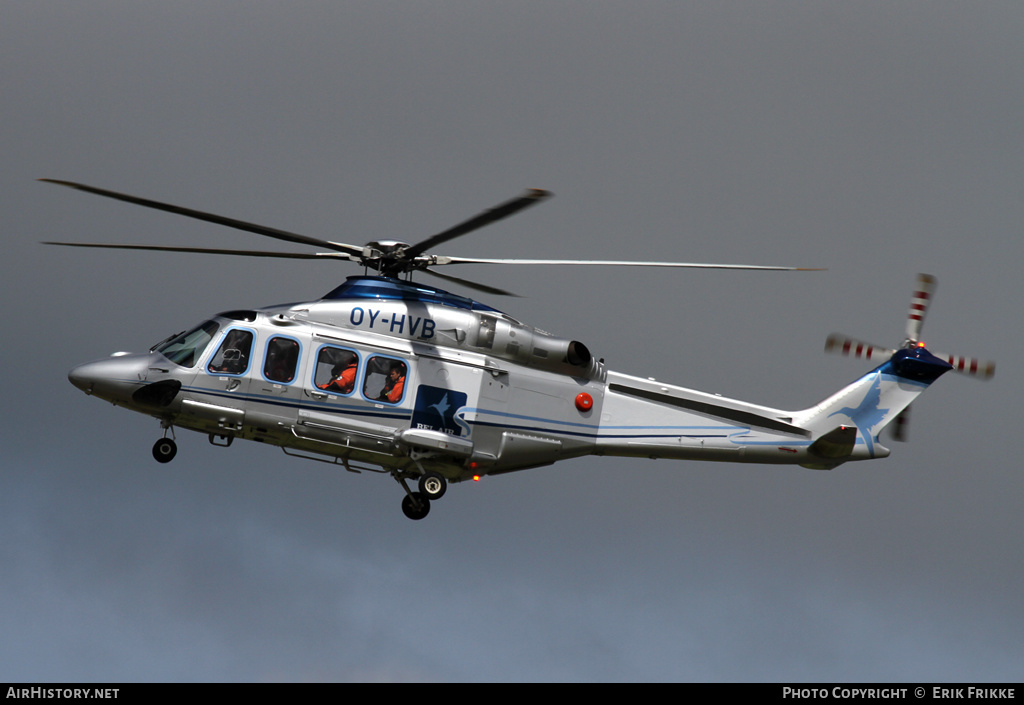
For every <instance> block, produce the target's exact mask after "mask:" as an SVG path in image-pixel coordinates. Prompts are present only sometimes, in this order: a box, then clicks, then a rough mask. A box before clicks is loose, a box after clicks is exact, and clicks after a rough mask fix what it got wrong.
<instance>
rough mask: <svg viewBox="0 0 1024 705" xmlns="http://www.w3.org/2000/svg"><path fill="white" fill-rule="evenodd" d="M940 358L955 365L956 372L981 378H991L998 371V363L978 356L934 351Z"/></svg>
mask: <svg viewBox="0 0 1024 705" xmlns="http://www.w3.org/2000/svg"><path fill="white" fill-rule="evenodd" d="M932 354H933V355H935V357H937V358H939V359H940V360H945V361H946V362H948V363H949V364H951V365H952V366H953V371H954V372H959V373H960V374H962V375H967V376H968V377H978V378H980V379H991V378H992V376H993V375H995V373H996V363H994V362H985V361H982V360H979V359H978V358H976V357H961V356H960V355H947V354H945V353H940V352H935V353H932Z"/></svg>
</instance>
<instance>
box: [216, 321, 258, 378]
mask: <svg viewBox="0 0 1024 705" xmlns="http://www.w3.org/2000/svg"><path fill="white" fill-rule="evenodd" d="M251 352H252V331H248V330H243V329H241V328H234V329H231V330H229V331H228V333H227V335H225V336H224V342H223V343H221V345H220V349H219V350H218V351H217V352H216V354H214V356H213V358H211V359H210V364H209V365H208V366H207V369H208V370H209V371H210V372H213V373H214V374H228V375H240V374H244V373H245V371H246V370H247V369H248V368H249V354H250V353H251Z"/></svg>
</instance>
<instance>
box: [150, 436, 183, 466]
mask: <svg viewBox="0 0 1024 705" xmlns="http://www.w3.org/2000/svg"><path fill="white" fill-rule="evenodd" d="M177 454H178V444H177V443H175V442H174V439H172V438H161V439H160V440H158V441H157V442H156V443H155V444H154V445H153V457H154V458H156V461H157V462H158V463H169V462H171V461H172V460H174V456H175V455H177Z"/></svg>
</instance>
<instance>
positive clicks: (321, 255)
mask: <svg viewBox="0 0 1024 705" xmlns="http://www.w3.org/2000/svg"><path fill="white" fill-rule="evenodd" d="M42 244H44V245H60V246H62V247H100V248H104V249H109V250H154V251H156V252H198V253H201V254H206V255H238V256H241V257H277V258H280V259H340V260H345V261H355V260H356V258H354V257H352V256H350V255H348V254H345V253H344V252H269V251H264V250H225V249H216V248H210V247H169V246H165V245H111V244H107V243H95V242H44V243H42Z"/></svg>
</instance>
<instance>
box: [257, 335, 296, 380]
mask: <svg viewBox="0 0 1024 705" xmlns="http://www.w3.org/2000/svg"><path fill="white" fill-rule="evenodd" d="M298 364H299V343H298V341H297V340H292V339H291V338H271V339H270V340H269V341H267V361H266V362H265V363H264V364H263V376H264V377H266V378H267V379H269V380H270V381H271V382H280V383H281V384H290V383H291V382H292V381H293V380H294V379H295V368H296V367H297V366H298Z"/></svg>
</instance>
